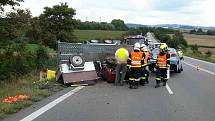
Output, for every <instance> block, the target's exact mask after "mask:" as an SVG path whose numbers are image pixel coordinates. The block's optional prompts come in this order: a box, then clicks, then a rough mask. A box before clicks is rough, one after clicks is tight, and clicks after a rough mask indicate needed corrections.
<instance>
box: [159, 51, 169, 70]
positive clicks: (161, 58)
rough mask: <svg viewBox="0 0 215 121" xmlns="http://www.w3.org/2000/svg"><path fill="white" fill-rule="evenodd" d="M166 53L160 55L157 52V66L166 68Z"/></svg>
mask: <svg viewBox="0 0 215 121" xmlns="http://www.w3.org/2000/svg"><path fill="white" fill-rule="evenodd" d="M166 55H167V54H166V53H165V54H164V55H160V53H159V54H158V58H157V66H158V67H159V68H166V67H167V57H166Z"/></svg>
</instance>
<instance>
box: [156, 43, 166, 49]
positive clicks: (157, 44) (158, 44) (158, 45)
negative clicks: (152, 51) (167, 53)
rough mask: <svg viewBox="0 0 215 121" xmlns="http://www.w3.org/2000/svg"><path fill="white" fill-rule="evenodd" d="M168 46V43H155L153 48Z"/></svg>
mask: <svg viewBox="0 0 215 121" xmlns="http://www.w3.org/2000/svg"><path fill="white" fill-rule="evenodd" d="M162 44H166V43H153V48H160V45H162Z"/></svg>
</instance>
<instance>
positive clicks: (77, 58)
mask: <svg viewBox="0 0 215 121" xmlns="http://www.w3.org/2000/svg"><path fill="white" fill-rule="evenodd" d="M69 63H70V64H72V65H73V66H74V67H83V66H84V63H85V60H84V58H83V56H81V55H72V56H71V57H70V58H69Z"/></svg>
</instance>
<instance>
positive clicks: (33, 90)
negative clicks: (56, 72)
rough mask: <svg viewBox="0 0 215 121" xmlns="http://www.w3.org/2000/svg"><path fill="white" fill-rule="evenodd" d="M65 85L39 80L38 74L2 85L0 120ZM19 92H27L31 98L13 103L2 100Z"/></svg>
mask: <svg viewBox="0 0 215 121" xmlns="http://www.w3.org/2000/svg"><path fill="white" fill-rule="evenodd" d="M64 88H65V86H64V85H62V84H59V83H57V82H56V81H55V80H50V81H39V75H38V74H32V75H28V76H25V77H23V78H22V79H18V80H16V81H11V82H8V83H2V84H1V85H0V120H1V119H2V118H4V117H6V116H7V115H8V114H12V113H16V112H18V111H19V110H20V109H22V108H25V107H28V106H30V105H32V104H33V103H34V102H37V101H40V100H41V99H43V98H45V97H47V96H50V95H51V94H53V93H56V92H58V91H60V90H62V89H64ZM17 94H27V95H29V96H30V99H28V100H25V101H20V102H16V103H13V104H8V103H3V102H2V100H3V99H4V98H7V97H8V96H15V95H17Z"/></svg>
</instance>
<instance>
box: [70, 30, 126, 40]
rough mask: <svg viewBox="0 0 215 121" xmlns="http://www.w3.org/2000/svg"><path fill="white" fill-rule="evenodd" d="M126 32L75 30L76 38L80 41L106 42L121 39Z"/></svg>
mask: <svg viewBox="0 0 215 121" xmlns="http://www.w3.org/2000/svg"><path fill="white" fill-rule="evenodd" d="M124 33H126V31H104V30H75V33H74V34H75V36H76V37H77V38H78V40H81V41H83V40H92V39H96V40H105V39H121V38H122V35H123V34H124Z"/></svg>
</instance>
